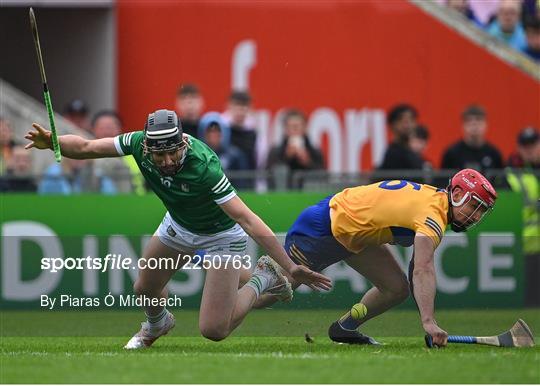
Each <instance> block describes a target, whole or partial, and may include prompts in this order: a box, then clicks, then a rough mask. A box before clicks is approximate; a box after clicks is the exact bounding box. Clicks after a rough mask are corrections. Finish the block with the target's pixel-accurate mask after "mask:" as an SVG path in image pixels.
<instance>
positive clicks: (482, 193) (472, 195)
mask: <svg viewBox="0 0 540 386" xmlns="http://www.w3.org/2000/svg"><path fill="white" fill-rule="evenodd" d="M456 188H459V189H460V190H461V192H462V196H461V198H460V199H459V200H457V201H456V200H455V199H454V190H455V189H456ZM448 195H449V201H450V205H451V206H453V207H455V208H461V209H460V212H458V213H459V214H460V216H461V217H463V218H464V220H463V221H459V220H458V219H456V218H452V223H451V225H452V229H453V230H455V231H458V232H461V231H465V230H467V229H470V228H471V227H472V226H473V225H476V224H478V223H479V222H480V221H481V220H482V219H483V218H484V216H485V215H486V214H487V213H488V212H489V211H490V210H491V209H493V206H494V205H495V200H496V199H497V192H496V191H495V189H494V188H493V186H492V185H491V183H490V182H489V181H488V180H487V179H486V177H484V176H483V175H482V174H480V173H479V172H477V171H476V170H473V169H463V170H461V171H459V172H458V173H456V174H455V175H454V176H453V177H452V179H451V180H450V186H449V187H448ZM450 213H452V211H450Z"/></svg>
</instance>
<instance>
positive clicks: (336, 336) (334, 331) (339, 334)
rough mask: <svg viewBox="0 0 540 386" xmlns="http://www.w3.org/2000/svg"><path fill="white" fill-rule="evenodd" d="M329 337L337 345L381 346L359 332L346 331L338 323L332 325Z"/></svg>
mask: <svg viewBox="0 0 540 386" xmlns="http://www.w3.org/2000/svg"><path fill="white" fill-rule="evenodd" d="M328 337H329V338H330V339H331V340H333V341H334V342H337V343H348V344H373V345H379V344H380V343H379V342H377V341H376V340H375V339H373V338H371V337H369V336H367V335H364V334H361V333H359V332H358V331H356V330H354V331H350V330H345V329H343V327H341V326H340V325H339V323H338V322H334V323H332V325H331V326H330V328H329V329H328Z"/></svg>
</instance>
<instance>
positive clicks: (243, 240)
mask: <svg viewBox="0 0 540 386" xmlns="http://www.w3.org/2000/svg"><path fill="white" fill-rule="evenodd" d="M155 235H156V236H158V237H159V240H160V241H161V242H162V243H163V244H165V245H167V246H168V247H171V248H173V249H175V250H177V251H178V252H184V253H194V252H196V253H201V252H204V253H205V254H218V255H224V254H232V255H243V254H245V252H246V249H247V242H248V236H247V234H246V232H245V231H244V230H243V229H242V227H241V226H240V225H238V224H235V225H234V226H233V227H232V228H230V229H227V230H226V231H223V232H219V233H215V234H212V235H198V234H196V233H193V232H190V231H189V230H187V229H186V228H184V227H183V226H181V225H180V224H178V223H176V222H175V221H174V220H173V219H172V217H171V215H170V214H169V212H167V213H166V214H165V217H164V218H163V221H161V224H160V225H159V227H158V229H157V230H156V233H155Z"/></svg>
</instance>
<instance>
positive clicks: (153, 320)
mask: <svg viewBox="0 0 540 386" xmlns="http://www.w3.org/2000/svg"><path fill="white" fill-rule="evenodd" d="M166 315H167V309H166V308H165V307H163V310H161V312H160V313H159V314H157V315H155V316H150V315H148V314H146V320H148V323H149V324H150V327H151V328H161V327H163V325H164V324H165V316H166Z"/></svg>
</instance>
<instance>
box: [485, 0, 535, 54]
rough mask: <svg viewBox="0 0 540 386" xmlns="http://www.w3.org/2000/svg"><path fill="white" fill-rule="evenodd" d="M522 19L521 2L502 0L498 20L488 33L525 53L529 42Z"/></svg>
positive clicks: (492, 24)
mask: <svg viewBox="0 0 540 386" xmlns="http://www.w3.org/2000/svg"><path fill="white" fill-rule="evenodd" d="M520 17H521V3H520V1H519V0H501V2H500V3H499V9H498V11H497V19H496V20H494V21H493V22H492V23H491V24H490V25H489V27H488V29H487V32H488V33H489V34H490V35H492V36H495V37H496V38H498V39H500V40H503V41H504V42H506V43H507V44H508V45H509V46H511V47H512V48H514V49H515V50H519V51H523V50H525V47H526V46H527V40H526V38H525V30H524V29H523V25H522V23H521V19H520Z"/></svg>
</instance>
